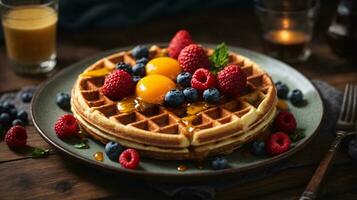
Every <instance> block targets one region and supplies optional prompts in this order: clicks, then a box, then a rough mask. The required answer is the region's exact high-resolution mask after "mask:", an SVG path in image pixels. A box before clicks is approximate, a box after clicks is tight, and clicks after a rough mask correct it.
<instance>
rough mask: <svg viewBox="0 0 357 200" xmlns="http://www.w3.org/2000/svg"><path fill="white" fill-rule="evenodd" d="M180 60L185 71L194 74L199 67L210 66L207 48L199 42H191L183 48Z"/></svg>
mask: <svg viewBox="0 0 357 200" xmlns="http://www.w3.org/2000/svg"><path fill="white" fill-rule="evenodd" d="M178 61H179V63H180V65H181V67H182V69H183V71H185V72H190V73H191V74H193V73H194V72H195V71H196V69H198V68H208V67H209V66H210V62H209V60H208V57H207V55H206V52H205V50H204V49H203V48H202V47H200V46H198V45H197V44H190V45H188V46H186V47H185V48H184V49H182V51H181V53H180V55H179V56H178Z"/></svg>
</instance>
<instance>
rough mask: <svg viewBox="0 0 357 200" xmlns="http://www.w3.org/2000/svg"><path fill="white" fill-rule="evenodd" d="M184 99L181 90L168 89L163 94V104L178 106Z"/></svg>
mask: <svg viewBox="0 0 357 200" xmlns="http://www.w3.org/2000/svg"><path fill="white" fill-rule="evenodd" d="M184 101H185V96H184V95H183V93H182V91H181V90H178V89H174V90H170V91H169V92H168V93H166V95H165V105H166V106H168V107H178V106H180V105H182V104H183V102H184Z"/></svg>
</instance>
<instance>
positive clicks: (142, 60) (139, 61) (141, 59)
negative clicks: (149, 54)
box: [136, 57, 149, 65]
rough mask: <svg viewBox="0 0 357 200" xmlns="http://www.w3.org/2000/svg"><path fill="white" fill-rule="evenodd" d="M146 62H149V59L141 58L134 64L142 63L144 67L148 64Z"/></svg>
mask: <svg viewBox="0 0 357 200" xmlns="http://www.w3.org/2000/svg"><path fill="white" fill-rule="evenodd" d="M148 62H149V59H148V58H146V57H142V58H140V59H138V60H136V63H143V64H144V65H146V63H148Z"/></svg>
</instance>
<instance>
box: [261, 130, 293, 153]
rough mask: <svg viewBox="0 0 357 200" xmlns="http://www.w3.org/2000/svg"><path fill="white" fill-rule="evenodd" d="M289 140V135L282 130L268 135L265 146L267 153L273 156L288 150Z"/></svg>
mask: <svg viewBox="0 0 357 200" xmlns="http://www.w3.org/2000/svg"><path fill="white" fill-rule="evenodd" d="M290 144H291V140H290V138H289V136H288V135H287V134H285V133H283V132H277V133H274V134H272V135H270V136H269V138H268V139H267V141H266V143H265V146H266V148H267V152H268V153H269V155H272V156H275V155H279V154H282V153H284V152H286V151H288V150H289V148H290Z"/></svg>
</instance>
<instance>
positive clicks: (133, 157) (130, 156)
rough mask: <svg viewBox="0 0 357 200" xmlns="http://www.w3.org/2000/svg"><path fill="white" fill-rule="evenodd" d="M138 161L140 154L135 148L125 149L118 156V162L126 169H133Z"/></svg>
mask: <svg viewBox="0 0 357 200" xmlns="http://www.w3.org/2000/svg"><path fill="white" fill-rule="evenodd" d="M139 162H140V155H139V153H138V152H137V151H136V150H135V149H126V150H125V151H123V152H122V153H121V154H120V156H119V163H120V165H121V166H122V167H124V168H126V169H135V168H137V167H138V165H139Z"/></svg>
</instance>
